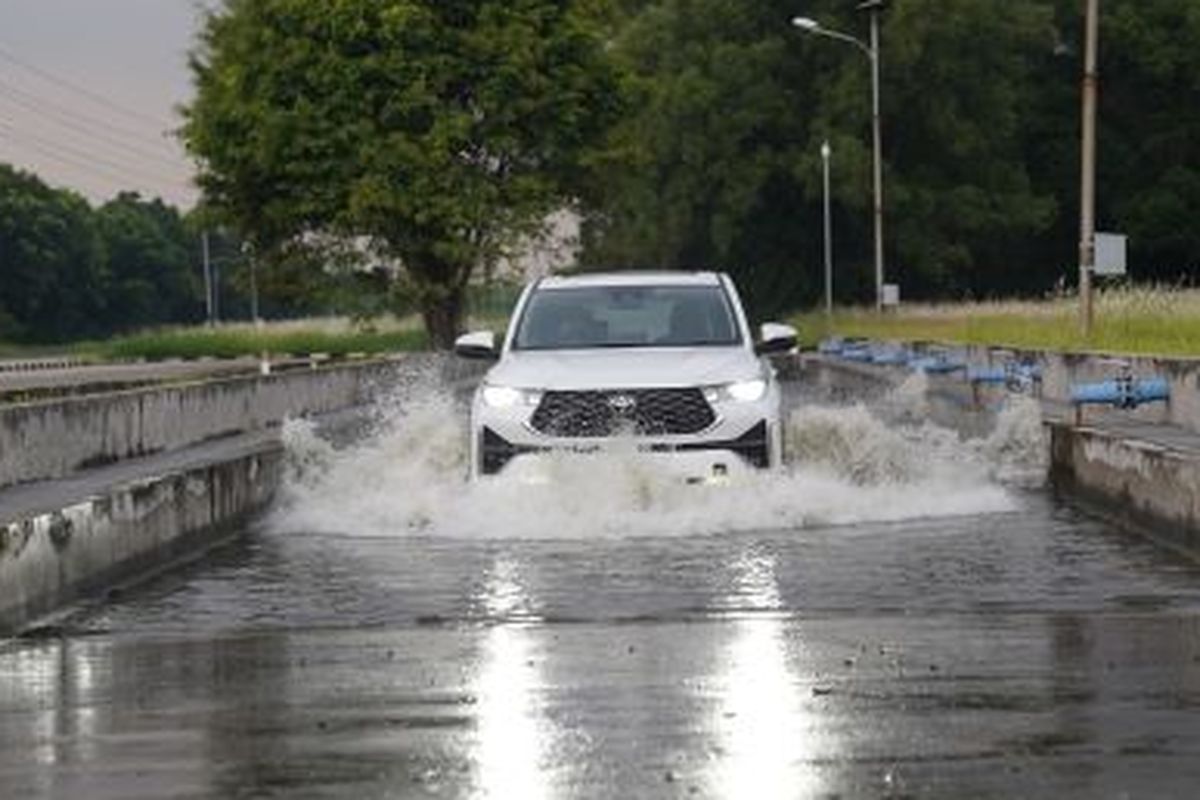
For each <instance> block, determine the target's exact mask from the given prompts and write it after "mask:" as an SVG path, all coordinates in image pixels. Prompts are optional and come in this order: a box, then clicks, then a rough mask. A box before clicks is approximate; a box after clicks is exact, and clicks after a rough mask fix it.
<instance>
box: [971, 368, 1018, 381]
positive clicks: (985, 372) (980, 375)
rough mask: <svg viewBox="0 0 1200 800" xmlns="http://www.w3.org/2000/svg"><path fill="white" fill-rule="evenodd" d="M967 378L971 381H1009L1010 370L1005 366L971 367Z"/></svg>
mask: <svg viewBox="0 0 1200 800" xmlns="http://www.w3.org/2000/svg"><path fill="white" fill-rule="evenodd" d="M967 380H968V381H970V382H971V383H1007V382H1008V370H1006V369H1004V367H970V368H968V369H967Z"/></svg>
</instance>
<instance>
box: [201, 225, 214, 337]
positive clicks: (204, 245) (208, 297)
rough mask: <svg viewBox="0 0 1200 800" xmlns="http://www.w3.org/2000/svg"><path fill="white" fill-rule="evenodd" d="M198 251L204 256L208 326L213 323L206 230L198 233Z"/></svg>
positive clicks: (205, 301)
mask: <svg viewBox="0 0 1200 800" xmlns="http://www.w3.org/2000/svg"><path fill="white" fill-rule="evenodd" d="M200 251H201V253H202V254H203V257H204V312H205V315H206V318H207V319H208V324H209V327H211V326H212V324H213V275H212V260H211V259H210V258H209V252H208V231H204V232H203V233H202V234H200Z"/></svg>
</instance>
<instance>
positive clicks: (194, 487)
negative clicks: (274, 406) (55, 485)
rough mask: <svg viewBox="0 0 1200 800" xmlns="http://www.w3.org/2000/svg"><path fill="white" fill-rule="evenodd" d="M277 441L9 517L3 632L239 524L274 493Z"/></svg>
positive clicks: (1, 565) (0, 547)
mask: <svg viewBox="0 0 1200 800" xmlns="http://www.w3.org/2000/svg"><path fill="white" fill-rule="evenodd" d="M282 463H283V462H282V449H281V448H280V446H279V445H278V444H273V445H270V446H265V447H264V448H263V449H262V450H261V452H256V453H252V454H243V455H241V456H239V457H237V458H232V459H230V460H228V461H224V462H220V463H214V464H209V465H206V466H203V467H195V468H192V469H189V470H183V471H180V472H178V473H174V474H170V475H164V476H160V477H156V478H153V479H147V480H142V481H138V482H136V483H132V484H128V485H125V486H117V487H113V488H112V489H111V490H109V491H107V492H104V493H101V494H98V495H96V496H94V497H92V498H90V499H88V500H86V501H84V502H81V503H78V504H76V505H73V506H71V507H69V508H65V509H61V510H59V511H55V512H53V513H48V514H39V515H36V516H33V517H29V518H26V519H22V520H18V521H15V522H12V523H10V524H7V525H0V635H10V634H13V633H16V632H19V631H20V630H21V629H22V628H24V627H26V626H27V625H29V624H30V623H31V622H32V621H35V620H37V619H38V618H39V617H41V616H44V615H46V614H49V613H50V612H53V611H56V610H58V609H61V608H63V607H64V606H67V605H69V604H71V603H73V602H76V601H78V600H80V599H81V598H85V597H89V596H93V595H103V594H104V593H105V592H107V591H109V590H111V588H112V587H114V586H118V585H120V584H121V583H122V582H123V581H127V580H131V579H134V578H144V577H145V576H146V575H147V574H150V573H153V572H156V571H160V570H162V569H164V568H166V567H168V566H169V565H170V564H171V563H173V562H174V561H176V560H178V559H180V558H181V557H183V556H185V555H187V554H189V553H192V552H195V551H197V550H201V549H203V548H205V547H208V546H211V545H212V544H214V543H215V542H218V541H220V540H221V539H222V538H223V537H225V536H228V535H231V534H233V533H236V532H237V531H238V530H239V526H240V525H241V524H242V523H244V522H245V521H246V520H247V519H248V518H249V517H250V516H251V515H253V514H255V513H256V512H258V511H260V510H262V509H264V508H266V507H267V505H268V504H269V503H270V502H271V499H272V498H273V496H274V494H275V491H276V489H277V487H278V486H279V483H280V480H281V476H282Z"/></svg>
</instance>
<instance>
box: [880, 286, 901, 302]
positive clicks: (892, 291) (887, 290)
mask: <svg viewBox="0 0 1200 800" xmlns="http://www.w3.org/2000/svg"><path fill="white" fill-rule="evenodd" d="M883 305H884V306H887V307H891V306H898V305H900V284H898V283H885V284H884V285H883Z"/></svg>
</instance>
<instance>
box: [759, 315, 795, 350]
mask: <svg viewBox="0 0 1200 800" xmlns="http://www.w3.org/2000/svg"><path fill="white" fill-rule="evenodd" d="M759 331H760V336H761V339H760V341H759V343H758V344H756V345H755V346H754V352H756V353H758V354H759V355H760V356H768V355H782V354H784V353H790V352H791V351H792V350H795V349H796V329H795V328H793V327H792V326H791V325H780V324H779V323H777V322H768V323H766V324H764V325H763V326H762V328H760V329H759Z"/></svg>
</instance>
